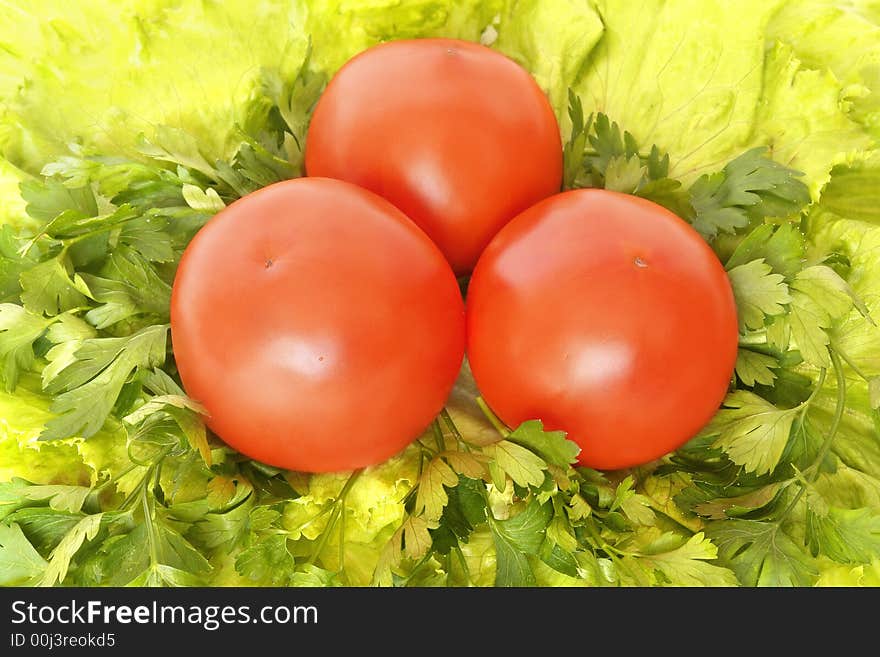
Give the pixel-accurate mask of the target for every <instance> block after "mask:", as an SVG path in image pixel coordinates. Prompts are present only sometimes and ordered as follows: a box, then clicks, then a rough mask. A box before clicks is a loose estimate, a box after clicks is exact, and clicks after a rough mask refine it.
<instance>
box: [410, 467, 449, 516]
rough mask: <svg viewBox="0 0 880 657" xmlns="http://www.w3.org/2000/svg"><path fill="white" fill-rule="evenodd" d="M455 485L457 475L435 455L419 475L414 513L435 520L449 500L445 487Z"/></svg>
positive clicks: (441, 513)
mask: <svg viewBox="0 0 880 657" xmlns="http://www.w3.org/2000/svg"><path fill="white" fill-rule="evenodd" d="M457 485H458V475H457V474H455V472H453V470H452V468H450V467H449V465H447V464H446V462H445V461H443V459H441V458H440V457H439V456H435V457H434V458H433V459H431V461H430V463H428V466H427V467H426V468H425V470H424V472H422V476H421V477H419V487H418V490H417V491H416V504H415V507H414V509H413V511H414V513H415V514H416V515H418V516H423V517H424V518H425V520H427V521H428V522H429V523H434V522H437V521H438V520H440V516H442V515H443V509H444V507H445V506H446V504H447V503H448V502H449V496H448V495H447V494H446V489H445V487H450V488H451V487H453V486H457Z"/></svg>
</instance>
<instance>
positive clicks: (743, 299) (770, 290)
mask: <svg viewBox="0 0 880 657" xmlns="http://www.w3.org/2000/svg"><path fill="white" fill-rule="evenodd" d="M727 275H728V277H729V278H730V284H731V286H733V296H734V298H735V299H736V307H737V310H738V313H739V330H740V333H744V332H745V331H746V330H749V329H751V330H756V329H760V328H763V326H764V322H765V318H766V317H768V316H773V315H779V314H781V313H782V312H784V310H785V308H784V307H783V306H784V305H786V304H788V303H790V302H791V297H790V296H789V293H788V286H787V285H786V283H785V277H784V276H782V274H772V273H771V267H770V265H768V264H767V263H765V262H764V261H763V260H752V261H751V262H748V263H746V264H744V265H737V266H736V267H734V268H733V269H731V270H730V271H728V272H727Z"/></svg>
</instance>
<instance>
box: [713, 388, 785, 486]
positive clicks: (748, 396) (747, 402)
mask: <svg viewBox="0 0 880 657" xmlns="http://www.w3.org/2000/svg"><path fill="white" fill-rule="evenodd" d="M798 412H799V409H798V408H797V407H795V408H791V409H780V408H777V407H776V406H774V405H773V404H771V403H770V402H768V401H766V400H765V399H763V398H762V397H759V396H758V395H756V394H754V393H752V392H748V391H746V390H737V391H735V392H732V393H730V394H729V395H728V396H727V398H726V399H725V400H724V408H722V409H721V410H720V411H718V413H716V415H715V417H713V418H712V420H711V421H710V422H709V424H708V425H707V426H706V427H705V428H704V429H703V430H702V431H701V432H700V434H699V437H704V438H712V437H715V436H717V438H716V439H715V441H714V442H713V443H712V444H713V446H715V447H720V448H721V449H722V450H724V452H725V453H726V454H727V455H728V456H729V457H730V460H731V461H733V462H734V463H736V464H738V465H741V466H743V468H744V469H745V471H746V472H755V473H757V474H764V473H767V472H772V471H773V469H774V468H775V467H776V465H777V464H778V463H779V459H780V457H781V456H782V452H783V451H784V450H785V446H786V444H787V443H788V439H789V436H790V435H791V425H792V423H793V422H794V420H795V417H796V416H797V414H798Z"/></svg>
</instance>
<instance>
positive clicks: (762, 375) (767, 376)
mask: <svg viewBox="0 0 880 657" xmlns="http://www.w3.org/2000/svg"><path fill="white" fill-rule="evenodd" d="M778 367H779V361H778V360H777V359H776V358H774V357H773V356H770V355H768V354H762V353H760V352H757V351H752V350H751V349H742V348H741V349H740V350H739V351H738V352H737V354H736V375H737V376H738V377H739V380H740V381H742V383H743V384H744V385H747V386H749V387H750V388H751V387H753V386H754V385H756V384H760V385H765V386H772V385H773V381H775V380H776V374H775V373H774V372H773V370H775V369H777V368H778Z"/></svg>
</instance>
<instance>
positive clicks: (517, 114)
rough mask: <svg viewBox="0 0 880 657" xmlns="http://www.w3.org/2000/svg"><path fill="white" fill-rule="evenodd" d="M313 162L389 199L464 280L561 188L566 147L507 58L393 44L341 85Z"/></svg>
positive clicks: (531, 84)
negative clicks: (507, 232)
mask: <svg viewBox="0 0 880 657" xmlns="http://www.w3.org/2000/svg"><path fill="white" fill-rule="evenodd" d="M305 164H306V170H307V171H308V173H309V175H313V176H328V177H330V178H339V179H341V180H348V181H349V182H353V183H355V184H358V185H360V186H362V187H365V188H367V189H369V190H372V191H374V192H376V193H377V194H380V195H382V196H384V197H385V198H387V199H388V200H389V201H391V202H392V203H393V204H394V205H396V206H397V207H398V208H400V209H401V210H403V212H404V213H406V215H407V216H408V217H410V218H411V219H412V220H413V221H415V222H416V223H417V224H418V225H419V226H421V227H422V228H423V229H424V230H425V232H426V233H428V235H430V237H431V239H433V240H434V242H435V243H436V244H437V245H438V246H439V247H440V250H441V251H443V253H444V254H445V255H446V257H447V259H448V260H449V262H450V264H451V265H452V267H453V269H454V270H455V271H456V273H457V274H464V273H467V272H469V271H470V270H471V269H472V268H473V266H474V263H476V261H477V258H478V257H479V256H480V253H481V252H482V250H483V249H484V248H485V246H486V245H487V244H488V243H489V240H491V239H492V237H493V236H494V235H495V233H497V232H498V230H499V229H500V228H501V227H502V226H503V225H504V224H505V223H507V222H508V221H509V220H510V219H512V218H513V217H514V216H515V215H516V214H517V213H519V212H521V211H523V210H525V209H526V208H528V207H529V206H530V205H532V204H534V203H536V202H537V201H539V200H541V199H543V198H545V197H547V196H549V195H550V194H553V193H555V192H557V191H559V187H560V184H561V181H562V145H561V141H560V136H559V126H558V125H557V123H556V117H555V115H554V114H553V110H552V108H551V107H550V104H549V102H548V101H547V98H546V97H545V96H544V93H543V92H542V91H541V89H540V88H539V87H538V85H537V84H536V83H535V81H534V80H533V79H532V78H531V76H530V75H529V74H528V72H527V71H525V69H523V68H521V67H520V66H518V65H517V64H515V63H514V62H513V61H512V60H510V59H508V58H507V57H505V56H504V55H501V54H500V53H497V52H495V51H494V50H490V49H488V48H485V47H483V46H480V45H477V44H474V43H468V42H466V41H455V40H450V39H422V40H415V41H394V42H390V43H386V44H382V45H379V46H376V47H374V48H371V49H369V50H367V51H365V52H363V53H361V54H360V55H358V56H356V57H354V58H353V59H352V60H350V61H349V62H348V63H347V64H346V65H345V66H343V67H342V68H341V69H340V70H339V72H338V73H337V74H336V76H335V77H334V78H333V79H332V80H331V82H330V84H329V85H328V86H327V89H326V90H325V91H324V93H323V95H322V96H321V98H320V100H319V101H318V104H317V106H316V107H315V112H314V115H313V116H312V120H311V125H310V127H309V131H308V138H307V140H306V154H305Z"/></svg>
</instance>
